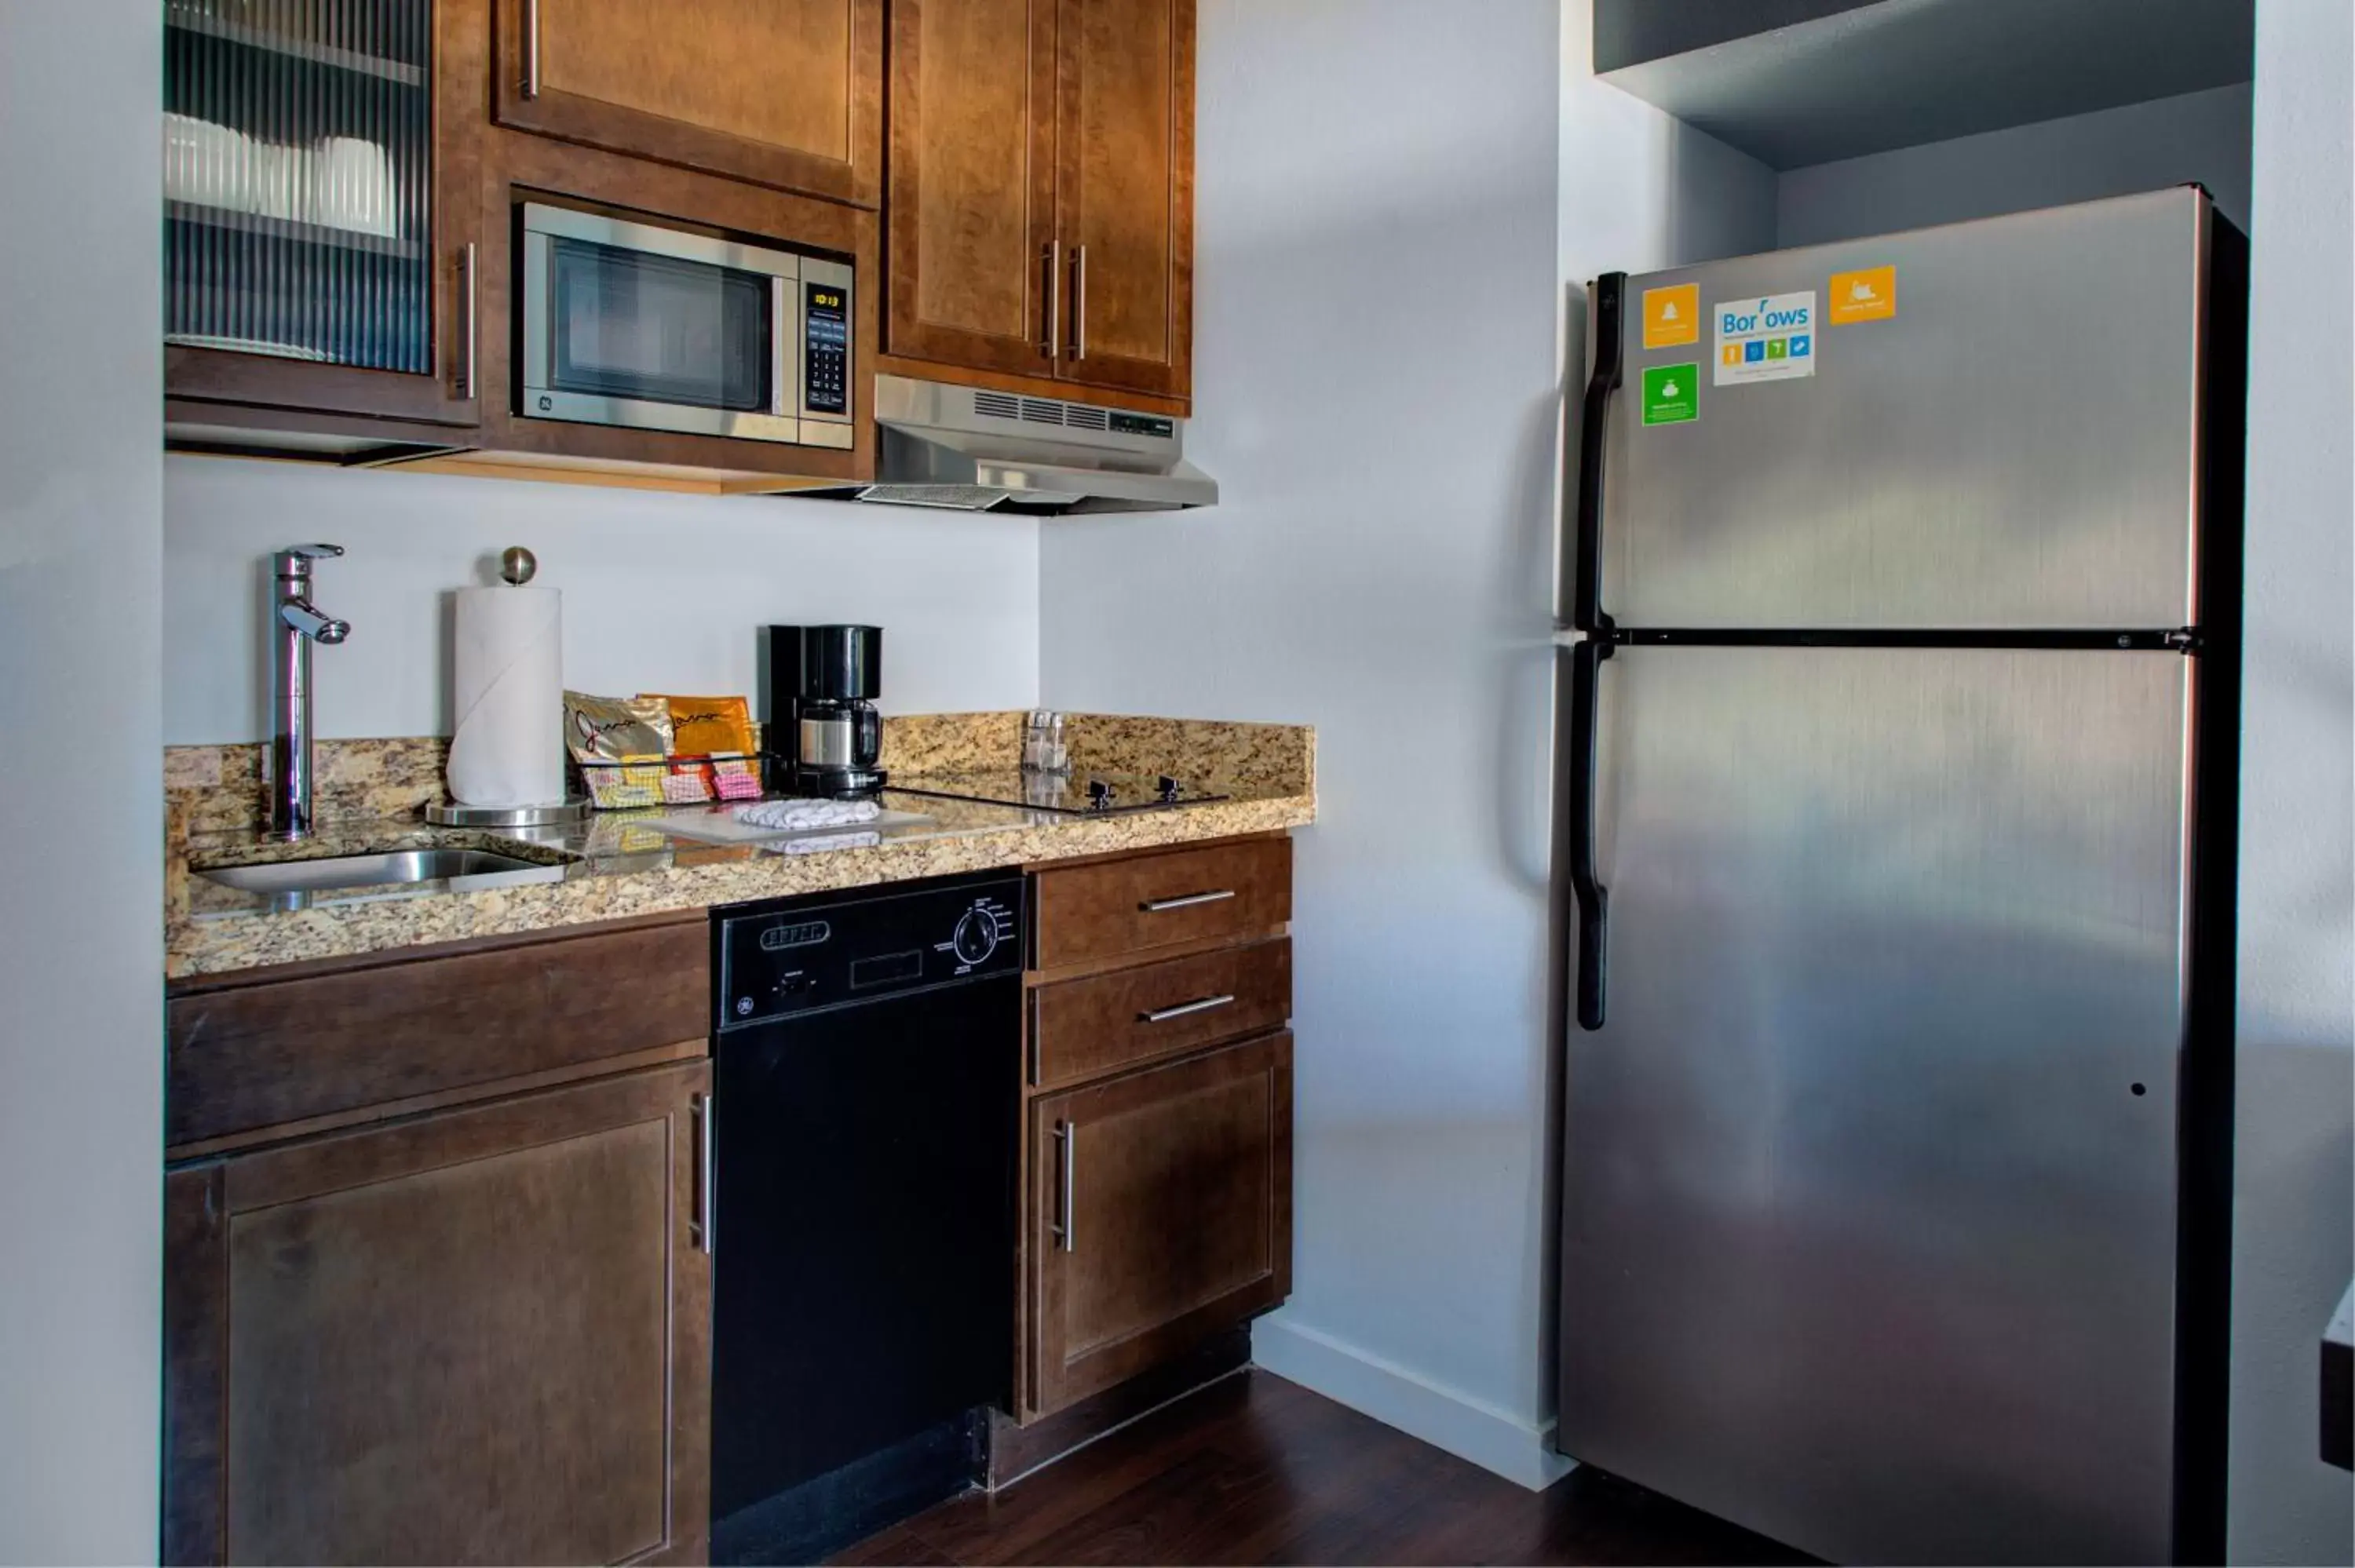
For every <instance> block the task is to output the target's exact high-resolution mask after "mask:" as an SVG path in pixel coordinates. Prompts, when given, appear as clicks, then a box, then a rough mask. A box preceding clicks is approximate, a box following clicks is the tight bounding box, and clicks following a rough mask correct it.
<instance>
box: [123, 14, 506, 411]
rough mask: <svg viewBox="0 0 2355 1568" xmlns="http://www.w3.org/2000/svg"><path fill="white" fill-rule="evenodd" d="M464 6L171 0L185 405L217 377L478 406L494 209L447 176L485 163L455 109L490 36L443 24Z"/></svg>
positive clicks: (231, 387) (224, 400) (236, 399)
mask: <svg viewBox="0 0 2355 1568" xmlns="http://www.w3.org/2000/svg"><path fill="white" fill-rule="evenodd" d="M463 10H464V6H451V5H437V4H436V0H163V14H164V16H163V19H164V124H163V131H162V135H163V146H162V149H161V153H162V157H163V160H164V235H163V238H164V276H165V292H164V332H165V344H166V345H167V347H166V354H165V389H166V393H167V396H168V397H171V398H172V399H174V400H175V403H176V405H177V404H179V403H181V402H183V401H185V400H188V399H200V400H204V401H206V402H208V403H218V404H244V405H248V406H250V407H276V408H304V409H314V410H319V411H322V412H324V413H327V414H336V413H345V414H350V415H355V416H360V417H377V418H396V419H402V420H430V421H433V422H436V423H468V424H471V423H473V422H474V418H475V414H474V406H473V397H474V394H473V389H472V387H471V385H470V381H469V376H470V372H471V368H472V366H471V360H472V357H473V355H472V354H471V353H470V352H469V349H470V344H469V343H468V341H467V337H468V333H467V329H468V328H469V326H470V325H471V324H472V323H473V316H474V301H472V300H470V299H469V298H468V296H469V294H470V293H471V292H472V291H473V290H474V288H475V287H476V286H477V284H476V280H475V278H474V272H473V264H472V263H473V252H472V249H471V248H470V246H469V244H468V241H470V240H472V239H473V238H474V237H475V234H476V232H477V230H478V228H479V225H480V217H479V214H478V213H476V212H475V211H474V206H475V205H476V204H475V203H474V202H473V201H471V200H461V201H458V202H454V203H445V202H443V201H442V200H441V199H440V197H439V195H438V193H439V191H440V188H441V187H440V185H438V184H437V182H438V181H441V180H443V179H448V178H453V177H454V171H457V170H461V169H471V167H472V164H473V160H472V158H471V157H467V156H459V157H454V158H453V146H454V147H455V148H456V150H457V151H458V152H460V153H461V154H463V153H464V152H466V151H468V150H470V149H471V146H472V143H471V142H469V141H466V140H465V138H466V137H467V136H469V135H470V134H471V132H470V130H469V129H468V122H467V117H466V116H465V115H464V113H463V112H453V111H455V110H456V107H457V104H458V102H459V98H458V94H459V93H461V92H464V91H465V90H479V88H480V81H479V77H480V73H481V70H482V69H483V64H482V57H483V52H484V51H483V50H482V48H479V47H477V48H472V49H465V48H459V49H454V50H453V48H452V47H451V46H452V39H451V38H450V37H444V36H443V35H442V32H441V31H439V30H438V29H440V28H443V27H446V26H450V25H451V24H452V23H453V21H455V20H457V18H456V16H455V15H454V14H455V13H456V12H458V11H463ZM445 11H448V12H450V13H453V14H452V15H443V14H442V13H444V12H445ZM475 21H476V25H477V26H478V27H479V26H480V23H481V18H480V17H479V16H477V17H476V18H475ZM453 62H454V63H453ZM453 69H456V70H457V71H458V73H459V74H460V75H461V76H464V77H465V78H467V79H466V80H464V81H459V80H453V79H451V71H452V70H453ZM453 134H454V135H455V136H457V137H458V138H459V140H458V141H457V142H456V143H453ZM450 189H451V190H452V191H453V193H455V192H456V190H457V187H456V186H455V185H452V186H451V187H450ZM466 194H468V195H471V192H469V193H466ZM185 417H186V410H185V409H184V408H178V407H175V408H173V409H172V410H170V411H168V412H167V418H185Z"/></svg>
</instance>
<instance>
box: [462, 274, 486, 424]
mask: <svg viewBox="0 0 2355 1568" xmlns="http://www.w3.org/2000/svg"><path fill="white" fill-rule="evenodd" d="M458 270H459V272H460V274H461V276H462V278H463V279H464V284H463V287H464V295H463V298H464V303H465V320H464V333H465V334H466V342H465V344H464V348H463V349H462V350H461V351H460V354H459V357H458V377H459V386H458V396H459V397H475V396H478V394H477V392H476V391H475V387H474V376H475V374H476V371H477V370H478V368H479V366H480V359H479V355H480V351H481V346H482V333H481V331H480V326H481V323H482V281H481V278H480V277H479V275H478V274H477V272H476V270H475V265H474V241H473V240H468V241H467V242H466V248H465V249H464V250H461V251H460V252H458Z"/></svg>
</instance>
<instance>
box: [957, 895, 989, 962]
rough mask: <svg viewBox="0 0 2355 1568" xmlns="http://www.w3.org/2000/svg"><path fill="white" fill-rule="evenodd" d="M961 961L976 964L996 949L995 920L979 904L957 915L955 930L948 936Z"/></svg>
mask: <svg viewBox="0 0 2355 1568" xmlns="http://www.w3.org/2000/svg"><path fill="white" fill-rule="evenodd" d="M949 945H950V946H951V947H953V948H955V949H956V956H957V959H958V961H959V962H961V963H967V964H977V963H980V962H981V961H982V960H983V959H986V958H988V957H989V955H990V954H992V953H994V952H996V951H997V920H996V916H993V915H991V914H990V912H989V911H988V910H986V909H983V908H981V907H979V906H975V907H974V908H971V909H968V910H966V911H965V912H964V914H963V915H960V916H957V923H956V930H955V932H954V934H953V935H952V936H951V937H950V938H949Z"/></svg>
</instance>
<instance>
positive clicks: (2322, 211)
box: [2231, 0, 2355, 1563]
mask: <svg viewBox="0 0 2355 1568" xmlns="http://www.w3.org/2000/svg"><path fill="white" fill-rule="evenodd" d="M2350 71H2355V26H2350V7H2349V5H2348V4H2347V0H2259V4H2258V6H2257V79H2256V113H2255V121H2256V129H2255V171H2254V205H2253V209H2252V213H2253V217H2254V229H2253V233H2254V245H2253V247H2252V250H2251V263H2252V270H2253V271H2254V280H2253V284H2252V289H2251V293H2252V308H2251V322H2250V334H2251V343H2250V385H2249V488H2248V597H2247V606H2248V641H2247V676H2246V681H2245V685H2244V692H2245V697H2244V701H2245V705H2246V706H2245V710H2244V713H2243V742H2242V782H2241V787H2242V810H2241V824H2242V826H2241V834H2242V837H2241V972H2240V980H2241V1006H2240V1092H2239V1099H2238V1105H2237V1107H2236V1109H2237V1117H2238V1127H2239V1131H2238V1137H2237V1139H2236V1143H2235V1152H2236V1162H2237V1167H2238V1169H2237V1172H2236V1187H2237V1191H2236V1193H2235V1198H2236V1202H2235V1205H2234V1219H2233V1225H2234V1233H2235V1234H2234V1238H2233V1239H2234V1247H2233V1252H2234V1262H2233V1288H2232V1339H2233V1352H2232V1544H2231V1555H2232V1560H2233V1561H2235V1562H2240V1563H2346V1562H2348V1561H2349V1560H2350V1557H2355V1525H2350V1496H2355V1489H2350V1484H2349V1481H2348V1477H2347V1474H2346V1472H2345V1471H2343V1470H2334V1469H2331V1468H2330V1467H2328V1466H2326V1465H2324V1464H2323V1463H2322V1461H2321V1460H2320V1459H2319V1458H2318V1457H2316V1453H2315V1447H2316V1433H2317V1430H2318V1425H2319V1423H2318V1416H2317V1413H2316V1404H2315V1402H2316V1372H2315V1361H2316V1357H2317V1354H2318V1351H2317V1344H2318V1340H2319V1338H2320V1335H2321V1333H2322V1326H2323V1324H2324V1323H2325V1322H2326V1321H2327V1320H2328V1319H2329V1316H2330V1311H2331V1308H2332V1307H2333V1306H2335V1305H2336V1304H2337V1302H2338V1298H2339V1292H2341V1291H2343V1290H2344V1289H2346V1287H2347V1278H2348V1274H2349V1272H2350V1267H2355V1258H2350V1251H2351V1250H2355V1244H2350V1234H2355V1200H2350V1190H2355V1157H2350V1148H2355V1110H2350V1107H2355V1021H2350V1006H2355V986H2351V985H2350V974H2349V962H2350V958H2349V955H2350V946H2355V845H2351V844H2350V815H2351V814H2355V773H2350V769H2355V722H2350V709H2355V636H2351V635H2350V599H2355V567H2350V527H2355V522H2350V519H2355V480H2350V461H2355V445H2350V427H2355V396H2351V395H2350V375H2349V361H2348V354H2349V344H2350V334H2355V318H2350V290H2355V235H2350V221H2351V220H2350V202H2349V179H2350V175H2349V168H2350V157H2349V153H2350V149H2349V144H2348V143H2349V136H2348V132H2349V120H2350V115H2355V94H2350Z"/></svg>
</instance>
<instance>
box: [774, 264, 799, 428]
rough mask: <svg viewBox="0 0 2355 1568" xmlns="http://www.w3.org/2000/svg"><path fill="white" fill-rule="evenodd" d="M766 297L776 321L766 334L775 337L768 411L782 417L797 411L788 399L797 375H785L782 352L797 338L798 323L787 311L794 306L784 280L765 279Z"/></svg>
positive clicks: (797, 319) (784, 356) (790, 310)
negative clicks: (767, 288) (768, 333)
mask: <svg viewBox="0 0 2355 1568" xmlns="http://www.w3.org/2000/svg"><path fill="white" fill-rule="evenodd" d="M769 297H770V299H771V301H772V302H773V305H774V308H773V310H772V311H771V313H770V320H772V321H773V322H774V323H776V326H775V328H774V329H773V331H772V332H771V333H770V336H771V337H772V338H773V339H774V340H775V353H774V358H775V360H776V363H775V364H774V365H773V366H771V367H770V371H769V387H770V390H769V412H770V413H772V414H774V415H775V416H777V418H781V419H782V418H784V417H785V416H787V415H788V414H798V413H800V412H801V410H800V409H799V408H794V406H793V404H792V402H791V399H792V397H793V394H794V388H795V387H796V386H797V385H798V384H799V382H800V381H801V377H800V376H787V375H786V355H788V354H790V353H791V352H792V345H793V344H798V343H799V342H800V341H801V335H802V323H801V319H800V318H799V317H798V316H796V315H792V314H790V313H791V312H792V310H793V307H794V291H792V290H791V289H789V288H788V287H786V285H785V280H784V279H783V278H778V277H773V278H771V279H770V280H769ZM788 328H790V329H791V330H790V331H788V330H787V329H788Z"/></svg>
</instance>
